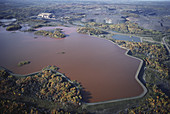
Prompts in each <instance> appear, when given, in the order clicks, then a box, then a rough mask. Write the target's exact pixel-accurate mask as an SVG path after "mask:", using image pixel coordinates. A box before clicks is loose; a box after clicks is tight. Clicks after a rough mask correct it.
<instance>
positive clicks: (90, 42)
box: [0, 27, 143, 102]
mask: <svg viewBox="0 0 170 114" xmlns="http://www.w3.org/2000/svg"><path fill="white" fill-rule="evenodd" d="M52 28H53V27H44V28H41V29H52ZM60 28H62V29H63V31H64V33H65V34H66V35H68V37H66V38H64V39H53V38H49V37H43V36H35V35H34V34H33V33H26V32H25V33H24V32H19V31H16V32H15V33H14V32H9V31H5V29H3V28H0V53H1V56H0V65H1V66H4V67H6V68H8V69H9V70H11V71H13V72H14V73H20V74H27V73H31V72H35V71H39V70H41V69H42V68H43V67H46V66H47V65H56V66H58V67H60V72H62V73H65V75H66V76H67V77H69V78H70V79H71V80H77V81H78V82H81V84H82V85H83V87H84V88H85V90H86V91H88V92H89V93H90V97H91V98H90V99H89V102H99V101H106V100H113V99H120V98H127V97H133V96H137V95H140V94H141V93H142V92H143V89H142V87H141V86H140V85H139V84H138V82H137V81H136V80H135V74H136V72H137V69H138V67H139V64H140V61H139V60H137V59H134V58H131V57H129V56H126V55H125V52H126V50H124V49H121V48H119V47H118V46H117V45H115V44H113V43H111V42H109V41H107V40H105V39H100V38H95V37H92V36H88V35H85V34H79V33H77V32H76V28H74V27H60ZM34 37H37V38H36V39H35V38H34ZM61 52H65V53H61ZM23 60H29V61H31V64H29V65H25V66H23V67H18V66H17V64H18V62H19V61H23Z"/></svg>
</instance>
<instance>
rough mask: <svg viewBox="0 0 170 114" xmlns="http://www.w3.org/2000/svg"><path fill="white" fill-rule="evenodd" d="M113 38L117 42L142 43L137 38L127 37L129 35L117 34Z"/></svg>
mask: <svg viewBox="0 0 170 114" xmlns="http://www.w3.org/2000/svg"><path fill="white" fill-rule="evenodd" d="M112 38H114V39H116V40H125V41H131V42H141V40H140V38H139V37H135V36H127V35H120V34H115V35H114V36H112Z"/></svg>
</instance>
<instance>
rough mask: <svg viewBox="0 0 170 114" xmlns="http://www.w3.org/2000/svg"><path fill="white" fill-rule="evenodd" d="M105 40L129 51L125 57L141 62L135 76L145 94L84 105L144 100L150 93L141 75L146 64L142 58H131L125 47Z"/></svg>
mask: <svg viewBox="0 0 170 114" xmlns="http://www.w3.org/2000/svg"><path fill="white" fill-rule="evenodd" d="M95 38H98V37H95ZM103 40H107V41H109V42H111V43H113V44H114V45H117V46H118V47H119V48H122V49H125V50H127V51H126V52H125V55H126V56H128V57H131V58H134V59H137V60H139V61H140V64H139V67H138V70H137V71H136V75H135V79H136V81H137V82H138V83H139V85H140V86H142V88H143V92H142V93H141V94H140V95H138V96H134V97H127V98H121V99H115V100H108V101H102V102H95V103H84V104H85V105H87V106H92V105H98V104H107V103H114V102H119V101H126V100H132V99H138V98H142V97H144V96H145V95H146V93H147V92H148V90H147V88H146V87H145V86H144V79H143V76H144V73H142V74H140V73H141V72H143V70H144V68H143V67H144V62H143V60H142V59H140V58H137V57H134V56H131V55H130V54H128V53H129V51H130V50H129V49H128V48H125V47H121V46H119V45H118V44H116V43H115V42H113V41H110V40H108V39H103Z"/></svg>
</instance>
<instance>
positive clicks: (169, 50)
mask: <svg viewBox="0 0 170 114" xmlns="http://www.w3.org/2000/svg"><path fill="white" fill-rule="evenodd" d="M165 38H166V36H165V37H163V38H162V42H163V44H164V45H165V47H166V49H167V50H168V53H169V52H170V49H169V47H168V44H167V43H166V42H165Z"/></svg>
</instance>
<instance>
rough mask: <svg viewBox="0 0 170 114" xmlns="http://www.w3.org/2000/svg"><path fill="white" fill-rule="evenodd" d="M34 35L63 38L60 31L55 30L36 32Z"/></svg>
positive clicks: (63, 35)
mask: <svg viewBox="0 0 170 114" xmlns="http://www.w3.org/2000/svg"><path fill="white" fill-rule="evenodd" d="M34 34H36V35H43V36H48V37H51V38H64V37H66V35H65V34H63V33H62V29H59V28H56V29H54V30H38V31H36V32H34Z"/></svg>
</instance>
